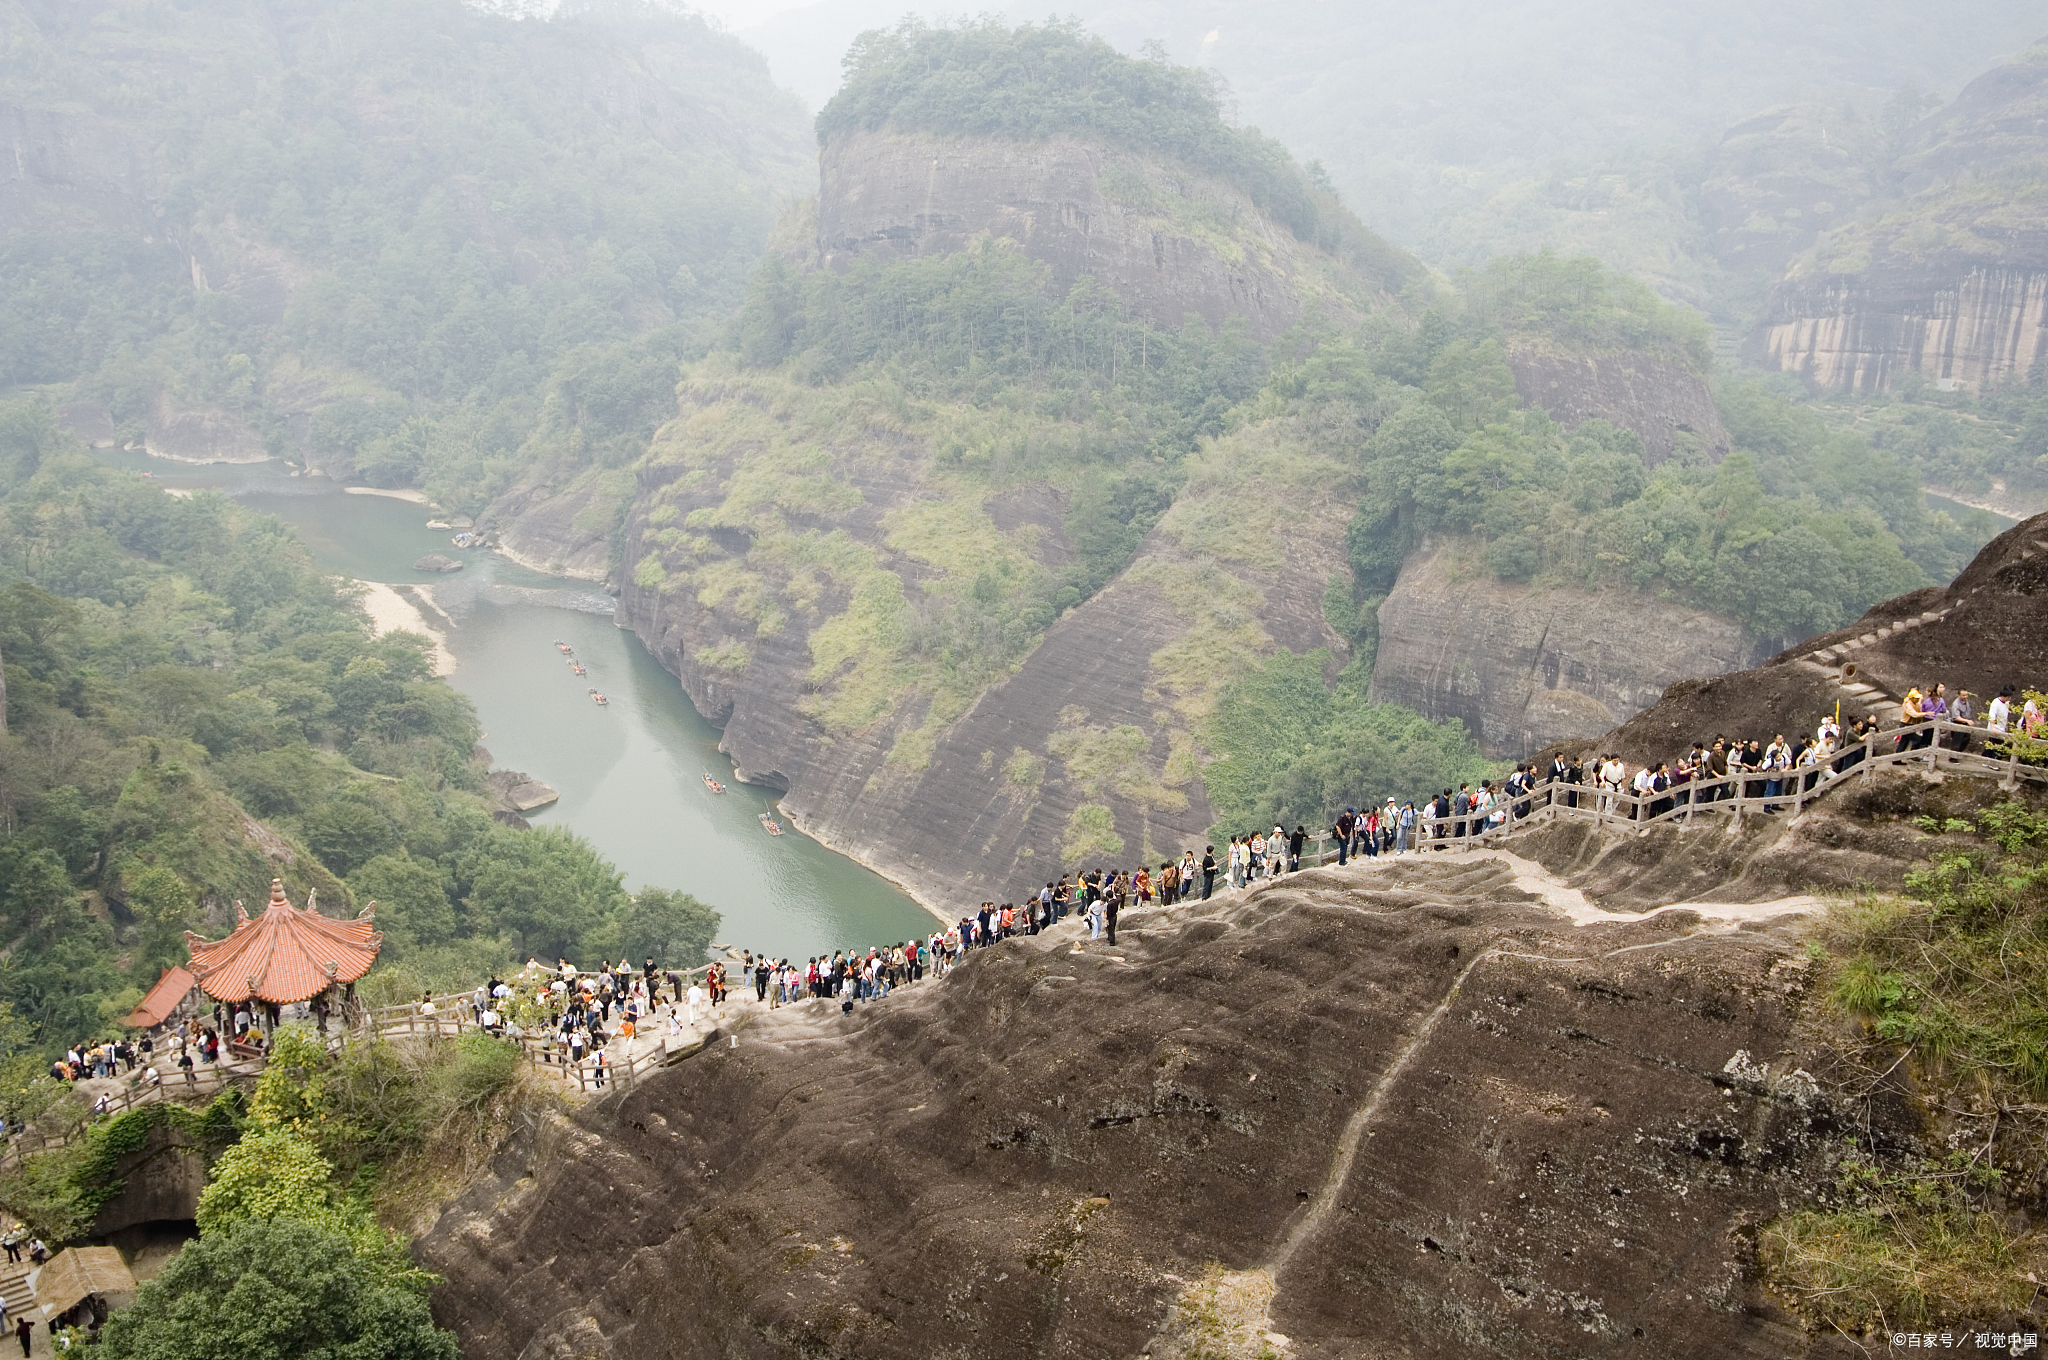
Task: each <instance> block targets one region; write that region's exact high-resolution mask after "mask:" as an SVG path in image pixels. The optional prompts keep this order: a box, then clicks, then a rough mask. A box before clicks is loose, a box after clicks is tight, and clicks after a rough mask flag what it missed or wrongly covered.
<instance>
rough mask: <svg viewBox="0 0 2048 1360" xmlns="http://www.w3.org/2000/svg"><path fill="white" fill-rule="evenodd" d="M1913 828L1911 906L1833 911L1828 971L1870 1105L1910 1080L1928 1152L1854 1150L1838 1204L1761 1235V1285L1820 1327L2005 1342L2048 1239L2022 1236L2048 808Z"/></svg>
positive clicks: (1893, 903) (2034, 1129) (2031, 1215)
mask: <svg viewBox="0 0 2048 1360" xmlns="http://www.w3.org/2000/svg"><path fill="white" fill-rule="evenodd" d="M1920 826H1921V829H1922V830H1923V831H1926V832H1928V833H1929V834H1930V835H1933V836H1938V837H1939V838H1940V840H1939V842H1937V844H1938V845H1939V848H1938V849H1937V851H1936V853H1935V855H1934V857H1933V858H1932V859H1931V860H1930V861H1929V862H1928V863H1927V864H1926V865H1924V866H1923V867H1922V868H1921V869H1919V870H1918V871H1917V872H1915V873H1913V874H1912V875H1910V876H1909V877H1908V879H1907V889H1908V891H1909V892H1910V893H1911V894H1912V897H1911V898H1910V899H1906V900H1868V901H1863V902H1859V903H1856V904H1853V905H1847V906H1843V907H1838V908H1837V909H1836V910H1835V912H1833V913H1832V914H1831V916H1830V919H1829V931H1828V933H1827V936H1826V940H1827V945H1828V949H1827V951H1826V952H1825V953H1822V954H1821V955H1820V962H1821V965H1822V974H1823V981H1824V982H1825V983H1826V985H1827V988H1828V995H1829V997H1830V1000H1831V1001H1832V1003H1833V1005H1834V1006H1835V1007H1836V1008H1837V1010H1838V1011H1839V1012H1840V1013H1841V1014H1843V1015H1845V1016H1846V1017H1848V1018H1849V1019H1851V1020H1853V1021H1854V1022H1856V1023H1857V1024H1858V1025H1859V1026H1860V1027H1861V1028H1862V1030H1863V1032H1864V1034H1865V1036H1866V1037H1867V1038H1868V1040H1869V1041H1870V1045H1871V1046H1870V1049H1869V1050H1868V1051H1867V1052H1866V1054H1865V1055H1863V1057H1862V1058H1861V1059H1860V1061H1861V1062H1862V1063H1863V1065H1864V1066H1865V1067H1866V1068H1867V1069H1868V1071H1867V1072H1866V1073H1865V1074H1864V1075H1865V1079H1866V1080H1865V1084H1866V1086H1867V1088H1868V1090H1869V1091H1870V1092H1875V1091H1877V1090H1878V1089H1879V1088H1881V1087H1883V1086H1884V1085H1885V1080H1884V1079H1885V1077H1887V1076H1889V1075H1890V1074H1891V1073H1893V1072H1895V1071H1897V1070H1898V1069H1899V1068H1900V1067H1902V1066H1904V1067H1906V1069H1907V1071H1908V1072H1910V1073H1911V1076H1912V1078H1913V1080H1914V1081H1915V1082H1916V1083H1917V1084H1918V1085H1919V1087H1920V1089H1921V1091H1922V1092H1923V1093H1924V1094H1925V1095H1926V1096H1927V1100H1926V1105H1925V1112H1926V1116H1927V1118H1928V1119H1929V1121H1930V1123H1931V1125H1932V1129H1931V1132H1932V1133H1933V1134H1934V1135H1935V1137H1934V1138H1930V1139H1927V1140H1925V1141H1924V1142H1923V1141H1922V1140H1917V1139H1916V1140H1912V1141H1910V1142H1898V1141H1887V1140H1878V1139H1857V1138H1855V1137H1854V1136H1853V1135H1852V1136H1850V1137H1849V1138H1848V1139H1847V1140H1846V1142H1845V1146H1844V1149H1843V1154H1844V1155H1843V1160H1842V1173H1841V1176H1840V1178H1839V1183H1838V1185H1837V1186H1836V1196H1835V1198H1836V1201H1837V1203H1836V1205H1834V1206H1830V1207H1815V1208H1807V1209H1803V1210H1800V1211H1797V1212H1794V1213H1791V1214H1788V1215H1786V1216H1784V1217H1782V1218H1780V1219H1778V1220H1776V1221H1774V1222H1772V1223H1770V1224H1768V1225H1766V1227H1765V1229H1764V1231H1763V1232H1762V1234H1761V1235H1760V1239H1759V1255H1760V1258H1761V1261H1762V1264H1763V1267H1764V1271H1765V1278H1766V1280H1767V1281H1768V1282H1769V1283H1770V1284H1771V1285H1772V1286H1773V1287H1774V1288H1775V1289H1777V1290H1778V1291H1779V1292H1780V1293H1781V1294H1782V1295H1784V1296H1785V1297H1786V1298H1787V1299H1788V1300H1789V1301H1790V1302H1791V1303H1792V1304H1793V1306H1794V1308H1795V1309H1796V1310H1797V1311H1799V1312H1800V1313H1801V1314H1802V1316H1804V1317H1805V1318H1806V1319H1807V1320H1808V1321H1809V1322H1810V1323H1811V1324H1813V1325H1814V1326H1816V1327H1833V1328H1839V1329H1843V1330H1849V1331H1866V1330H1874V1329H1882V1328H1886V1327H1898V1326H1908V1327H1912V1326H1923V1325H1928V1324H1934V1325H1939V1326H1948V1327H1952V1326H1957V1325H1975V1326H1979V1327H1983V1328H1985V1329H1998V1330H2002V1329H2003V1327H2004V1325H2005V1324H2006V1323H2008V1322H2010V1323H2011V1324H2014V1325H2018V1324H2020V1323H2021V1321H2022V1320H2023V1318H2024V1317H2025V1316H2026V1315H2027V1310H2028V1309H2029V1307H2030V1305H2031V1304H2032V1302H2033V1300H2034V1297H2035V1293H2036V1287H2037V1286H2036V1282H2037V1280H2038V1279H2039V1278H2040V1277H2041V1276H2042V1275H2043V1274H2044V1273H2048V1234H2044V1233H2043V1232H2042V1231H2041V1230H2040V1229H2039V1228H2038V1227H2035V1226H2030V1223H2031V1224H2038V1223H2039V1221H2040V1215H2041V1213H2042V1211H2043V1209H2044V1208H2048V1205H2044V1203H2043V1186H2044V1185H2048V1180H2044V1179H2043V1176H2044V1172H2048V1154H2044V1147H2048V1121H2044V1119H2043V1110H2044V1107H2043V1105H2042V1104H2041V1103H2040V1102H2041V1100H2042V1098H2043V1097H2044V1096H2048V1002H2044V999H2043V993H2042V991H2041V985H2040V979H2041V977H2042V975H2043V972H2044V971H2048V810H2043V809H2041V808H2038V807H2034V806H2030V805H2028V804H2026V803H2023V802H2019V801H2011V802H2003V803H1998V804H1995V805H1993V806H1991V807H1989V808H1985V809H1983V810H1981V811H1980V812H1978V813H1977V814H1976V815H1975V818H1974V821H1973V820H1971V819H1968V818H1962V817H1955V816H1951V815H1943V816H1939V817H1936V816H1928V817H1923V818H1921V819H1920ZM1845 1122H1846V1124H1847V1126H1848V1127H1850V1128H1852V1129H1861V1128H1863V1127H1864V1122H1863V1120H1861V1119H1850V1120H1847V1121H1845ZM1929 1145H1931V1148H1932V1150H1926V1151H1920V1150H1916V1149H1919V1148H1923V1147H1928V1146H1929Z"/></svg>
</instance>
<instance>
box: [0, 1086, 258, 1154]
mask: <svg viewBox="0 0 2048 1360" xmlns="http://www.w3.org/2000/svg"><path fill="white" fill-rule="evenodd" d="M262 1070H263V1064H262V1063H261V1062H253V1063H251V1062H239V1063H232V1062H210V1063H199V1064H196V1065H195V1066H194V1067H193V1068H192V1070H191V1072H190V1074H189V1076H187V1075H186V1074H184V1073H182V1072H181V1073H180V1074H179V1075H176V1076H168V1077H166V1076H164V1075H163V1074H162V1073H161V1072H159V1071H157V1070H156V1069H155V1068H153V1067H140V1068H137V1069H136V1070H135V1072H134V1073H133V1074H131V1075H132V1076H133V1078H134V1080H133V1081H132V1083H131V1084H130V1085H128V1086H126V1087H124V1088H123V1089H121V1090H119V1091H112V1092H109V1093H107V1094H106V1095H103V1096H101V1097H99V1098H98V1099H96V1100H94V1101H93V1103H92V1104H91V1105H90V1106H89V1107H88V1108H86V1109H85V1110H83V1111H79V1112H77V1113H76V1114H74V1115H73V1116H72V1117H71V1118H69V1119H67V1120H65V1121H64V1122H62V1123H60V1124H57V1125H55V1126H47V1125H46V1126H40V1127H39V1126H36V1125H31V1126H30V1127H28V1128H26V1129H23V1130H22V1131H21V1132H19V1133H16V1134H14V1135H13V1136H12V1137H10V1138H9V1139H8V1140H7V1147H6V1149H5V1150H4V1151H0V1171H11V1170H13V1169H14V1168H15V1167H17V1166H20V1165H21V1162H22V1159H23V1158H24V1157H31V1156H34V1155H35V1154H36V1153H38V1152H47V1151H48V1150H49V1149H51V1148H60V1147H68V1146H70V1145H71V1144H73V1143H75V1142H77V1141H78V1140H79V1139H81V1138H83V1137H85V1135H86V1134H87V1133H88V1132H90V1131H91V1129H92V1126H93V1125H94V1124H95V1123H97V1122H98V1121H99V1120H101V1119H112V1118H113V1117H114V1116H116V1115H122V1114H126V1113H128V1111H130V1110H134V1109H139V1108H141V1107H142V1106H144V1105H154V1104H158V1103H159V1102H161V1101H164V1100H171V1099H180V1098H183V1097H185V1096H207V1097H212V1096H216V1095H219V1094H220V1093H221V1092H222V1091H224V1090H226V1089H227V1088H228V1087H230V1086H233V1085H236V1084H237V1083H248V1082H252V1081H254V1080H255V1078H256V1076H257V1074H258V1073H260V1072H261V1071H262Z"/></svg>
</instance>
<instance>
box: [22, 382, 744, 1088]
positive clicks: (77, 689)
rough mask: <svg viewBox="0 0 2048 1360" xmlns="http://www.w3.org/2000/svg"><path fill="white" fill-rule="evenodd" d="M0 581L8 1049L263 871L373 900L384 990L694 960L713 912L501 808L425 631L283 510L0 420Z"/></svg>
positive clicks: (102, 1007)
mask: <svg viewBox="0 0 2048 1360" xmlns="http://www.w3.org/2000/svg"><path fill="white" fill-rule="evenodd" d="M0 575H4V577H5V580H6V582H7V584H6V586H5V587H4V589H0V656H4V657H5V659H6V665H7V687H6V720H7V726H6V734H5V736H4V737H0V797H4V806H5V811H6V834H5V837H4V840H0V935H4V938H5V941H6V946H5V947H6V955H5V959H4V962H0V1004H4V1006H6V1007H11V1008H12V1015H13V1017H14V1018H15V1019H16V1020H18V1021H20V1022H21V1024H20V1026H19V1027H17V1028H10V1027H6V1026H0V1044H4V1045H6V1046H7V1049H6V1051H0V1059H5V1058H9V1057H13V1056H18V1055H19V1054H20V1053H22V1052H24V1051H26V1052H28V1053H31V1054H33V1053H37V1052H43V1053H47V1052H48V1051H50V1050H53V1049H61V1048H63V1047H64V1046H65V1045H67V1044H70V1043H75V1042H79V1041H82V1040H84V1039H86V1038H89V1037H91V1036H93V1035H94V1034H96V1033H98V1032H100V1031H101V1030H102V1028H103V1027H104V1026H106V1025H108V1024H110V1023H111V1022H112V1021H114V1020H116V1019H118V1018H119V1017H120V1016H121V1015H123V1014H125V1013H126V1012H127V1011H128V1010H129V1009H130V1008H131V1007H132V1006H133V1004H134V1003H135V1001H136V1000H138V999H139V998H140V995H141V992H142V989H143V988H144V987H146V986H147V985H149V984H151V983H153V982H155V981H156V978H157V975H158V972H159V970H160V969H161V967H162V966H163V965H165V964H168V963H172V962H177V961H179V960H180V959H182V957H183V954H184V932H185V931H186V930H187V929H197V930H201V931H203V932H205V933H208V934H211V935H216V936H217V935H219V934H221V933H224V932H225V930H227V929H228V928H231V926H232V924H233V921H234V903H235V902H236V901H237V900H238V899H239V900H241V901H243V902H245V903H247V904H249V905H250V906H252V907H257V906H260V904H261V903H262V902H263V900H264V899H265V897H266V895H267V892H268V885H269V882H270V879H271V878H272V877H273V876H280V877H282V878H283V879H284V880H285V882H286V885H287V888H288V889H289V890H290V891H291V892H292V894H293V896H294V899H295V900H298V899H302V898H303V897H304V896H305V894H306V893H308V892H311V891H317V892H318V893H319V894H320V901H321V905H322V907H323V908H325V909H327V910H328V911H330V912H335V911H343V912H350V913H351V914H352V911H353V909H354V908H359V907H361V906H363V905H365V904H366V903H367V902H369V901H371V900H374V901H375V902H376V903H377V924H378V928H379V929H381V930H382V931H383V932H384V934H385V957H386V959H387V960H388V961H389V962H390V963H392V964H395V965H397V967H396V969H386V970H385V976H384V983H383V985H386V986H391V985H403V983H404V982H405V981H417V980H418V979H421V978H447V979H449V980H453V979H455V978H468V977H473V976H475V975H476V973H475V970H477V969H485V970H488V969H491V968H494V967H496V966H499V965H501V964H504V963H506V962H508V961H510V960H512V959H513V958H515V957H519V958H524V957H527V956H530V955H534V954H538V955H541V956H551V955H553V954H555V953H557V952H560V951H565V950H566V951H568V952H572V953H576V954H578V955H579V957H580V956H586V955H588V956H595V955H597V954H601V953H609V952H613V951H617V950H619V949H627V950H638V949H650V950H653V951H655V952H663V951H665V950H667V949H669V948H681V949H686V950H687V949H692V948H694V950H695V951H701V950H702V949H703V947H704V945H705V944H707V943H709V940H710V932H711V930H712V929H713V928H714V922H715V917H712V916H710V915H709V914H708V913H707V911H706V909H704V908H701V907H698V906H696V905H695V904H694V903H692V902H690V901H689V900H688V899H686V898H681V897H679V896H677V895H674V894H667V893H663V892H660V891H658V890H653V891H648V890H643V891H642V892H641V893H640V894H639V896H638V898H637V899H629V898H628V896H627V894H626V892H625V890H624V887H623V886H622V884H621V882H620V877H619V874H618V872H617V871H616V870H615V869H614V868H613V867H612V866H611V865H609V864H607V863H605V862H604V860H603V859H601V858H600V857H599V856H598V855H597V854H595V853H594V852H593V851H592V850H591V848H590V847H589V846H588V845H586V844H585V843H583V842H582V841H580V840H579V839H577V838H576V837H575V836H574V835H572V834H569V833H567V832H564V831H561V830H515V829H513V828H512V827H511V826H508V825H505V824H504V823H503V822H502V821H501V820H499V819H497V818H494V816H493V814H492V809H493V806H494V803H495V800H494V799H493V798H492V797H491V796H490V795H489V792H488V790H487V789H486V788H485V785H484V781H483V773H484V771H483V768H482V765H481V763H480V761H479V760H478V758H477V757H476V755H475V747H476V742H477V723H476V716H475V713H474V712H473V710H472V709H471V707H470V705H469V702H468V700H467V699H465V698H464V697H463V696H461V695H460V694H457V693H456V692H455V691H454V690H453V689H452V688H450V687H449V686H448V685H447V684H446V683H445V682H444V681H441V680H437V679H435V678H433V676H432V674H431V673H430V669H429V662H428V659H427V656H426V652H427V646H426V643H425V640H424V639H422V638H419V637H416V636H413V635H410V634H396V635H392V636H389V637H384V638H374V637H373V636H372V635H371V633H370V630H369V628H368V626H367V622H366V620H365V619H364V617H363V615H362V612H361V609H360V607H359V606H358V605H357V604H356V602H355V600H354V598H353V596H352V595H351V594H350V593H349V590H348V589H347V586H346V583H343V582H339V581H337V580H336V579H335V578H333V577H329V576H324V575H322V574H321V573H319V572H318V571H316V570H315V569H314V566H313V564H312V562H311V560H310V559H309V558H308V556H307V554H306V551H305V549H304V547H303V546H301V545H300V544H299V543H298V541H297V540H296V539H295V538H293V536H292V535H291V533H290V531H289V530H288V529H286V528H285V526H283V525H282V524H280V523H278V522H277V521H275V520H273V519H269V518H268V517H265V516H261V515H257V514H253V513H251V512H249V511H247V510H244V509H242V508H240V507H238V506H236V505H235V504H234V503H233V502H231V501H228V500H226V499H224V498H222V497H220V496H218V495H215V494H212V493H204V494H200V495H196V496H192V497H188V498H179V497H174V496H171V495H168V494H166V493H165V492H164V491H163V490H161V489H160V488H158V487H156V486H154V485H152V484H151V483H149V482H146V481H143V480H141V479H139V478H137V477H135V476H133V475H132V474H120V473H113V472H109V471H107V470H105V469H103V468H100V467H98V466H96V465H94V464H93V463H91V462H90V461H89V460H88V459H87V458H86V457H85V456H84V455H83V453H82V452H81V451H79V450H77V449H76V447H75V445H73V443H72V441H71V440H70V439H69V437H68V436H66V435H64V434H63V433H62V432H61V431H59V430H58V429H56V428H55V426H54V425H53V424H52V423H51V421H50V417H49V413H48V412H47V410H45V409H43V408H41V407H39V406H36V405H33V404H31V403H28V402H13V403H4V404H0ZM0 1013H4V1012H0ZM6 1098H7V1099H9V1100H11V1099H13V1097H12V1096H11V1095H10V1096H7V1097H6ZM0 1103H4V1102H0Z"/></svg>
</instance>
